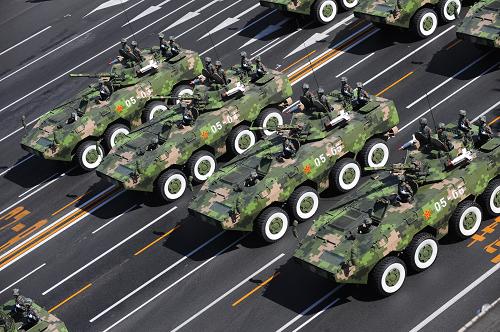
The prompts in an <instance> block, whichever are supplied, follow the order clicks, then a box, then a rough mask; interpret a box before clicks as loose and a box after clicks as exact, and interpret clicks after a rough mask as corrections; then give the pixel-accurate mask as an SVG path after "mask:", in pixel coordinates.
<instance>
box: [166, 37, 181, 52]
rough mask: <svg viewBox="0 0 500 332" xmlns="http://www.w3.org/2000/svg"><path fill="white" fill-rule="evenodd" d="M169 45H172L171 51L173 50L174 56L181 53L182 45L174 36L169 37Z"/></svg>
mask: <svg viewBox="0 0 500 332" xmlns="http://www.w3.org/2000/svg"><path fill="white" fill-rule="evenodd" d="M168 45H169V46H170V52H172V56H176V55H179V53H181V47H180V45H179V44H177V43H176V42H175V38H174V36H170V37H168Z"/></svg>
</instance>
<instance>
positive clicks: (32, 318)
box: [22, 298, 40, 330]
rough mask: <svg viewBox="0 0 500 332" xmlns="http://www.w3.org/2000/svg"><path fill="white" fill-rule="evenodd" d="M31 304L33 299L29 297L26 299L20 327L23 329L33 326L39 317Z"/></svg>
mask: <svg viewBox="0 0 500 332" xmlns="http://www.w3.org/2000/svg"><path fill="white" fill-rule="evenodd" d="M32 304H33V300H32V299H30V298H27V299H26V310H25V311H24V316H23V326H22V328H23V329H24V330H29V329H30V328H31V327H33V326H35V325H36V324H37V323H38V321H39V320H40V317H38V315H37V314H36V312H35V310H33V308H32V307H31V306H32Z"/></svg>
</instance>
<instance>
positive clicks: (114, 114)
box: [21, 50, 203, 171]
mask: <svg viewBox="0 0 500 332" xmlns="http://www.w3.org/2000/svg"><path fill="white" fill-rule="evenodd" d="M147 59H148V58H147ZM202 69H203V64H202V62H201V59H200V57H199V55H198V54H197V53H195V52H192V51H188V50H184V51H182V52H181V53H180V54H179V55H177V56H175V57H173V58H171V59H169V60H166V61H160V60H158V61H157V60H155V59H154V58H149V59H148V60H145V61H144V62H142V63H141V64H140V66H135V67H132V68H128V67H125V66H123V65H122V64H116V65H114V66H113V69H112V71H111V72H110V73H102V74H97V75H88V74H83V75H82V74H77V75H73V76H84V77H99V78H100V83H99V85H91V86H90V87H89V88H88V89H86V90H84V91H83V92H81V93H79V94H78V95H77V96H76V97H75V98H73V99H71V100H69V101H66V102H65V103H63V104H62V105H60V106H58V107H56V108H55V109H53V110H52V111H50V112H48V113H46V114H44V115H43V116H41V117H40V119H39V120H38V122H37V123H36V124H35V126H34V128H32V129H31V130H29V131H27V133H26V135H25V136H24V137H23V138H22V141H21V146H22V147H23V148H24V149H25V150H27V151H29V152H31V153H33V154H36V155H39V156H41V157H43V158H45V159H51V160H60V161H71V160H72V159H73V158H74V159H76V161H77V162H78V164H79V166H80V167H81V168H82V169H84V170H86V171H90V170H93V169H95V168H97V166H99V164H100V163H101V161H102V159H103V157H104V155H105V154H106V152H107V151H109V150H110V149H111V148H113V147H114V146H115V144H116V139H117V137H118V136H120V135H123V134H127V133H128V132H129V131H130V129H131V128H136V127H138V126H139V125H141V124H142V123H144V122H146V121H148V120H150V119H151V118H153V116H154V115H155V113H157V112H158V111H161V110H165V109H166V108H167V106H166V104H165V100H164V99H163V98H161V97H159V96H162V95H170V94H173V95H176V96H178V95H182V94H186V93H188V94H189V93H191V94H192V90H191V88H190V86H189V85H188V83H189V82H190V80H192V79H194V78H196V77H197V76H198V75H200V74H201V73H202ZM101 141H103V143H101Z"/></svg>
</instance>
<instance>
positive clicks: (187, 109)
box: [181, 102, 194, 126]
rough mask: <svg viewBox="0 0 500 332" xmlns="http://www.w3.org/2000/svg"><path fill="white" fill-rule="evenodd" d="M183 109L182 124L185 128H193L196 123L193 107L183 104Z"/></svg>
mask: <svg viewBox="0 0 500 332" xmlns="http://www.w3.org/2000/svg"><path fill="white" fill-rule="evenodd" d="M181 108H182V124H183V125H184V126H191V125H192V124H193V122H194V115H193V111H192V105H189V104H186V103H184V102H182V103H181Z"/></svg>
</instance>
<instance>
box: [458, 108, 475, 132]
mask: <svg viewBox="0 0 500 332" xmlns="http://www.w3.org/2000/svg"><path fill="white" fill-rule="evenodd" d="M458 129H460V130H461V131H462V132H463V133H464V135H468V134H469V133H470V131H471V129H472V128H471V125H470V121H469V119H467V112H466V111H465V110H460V111H458Z"/></svg>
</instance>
